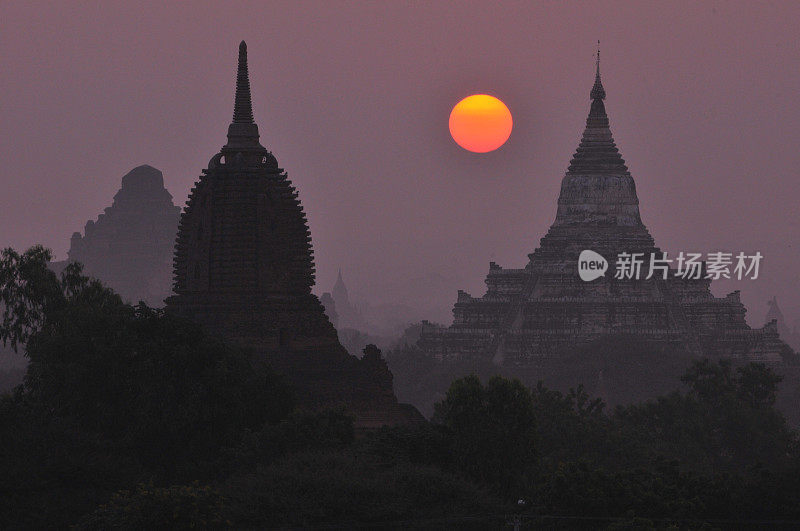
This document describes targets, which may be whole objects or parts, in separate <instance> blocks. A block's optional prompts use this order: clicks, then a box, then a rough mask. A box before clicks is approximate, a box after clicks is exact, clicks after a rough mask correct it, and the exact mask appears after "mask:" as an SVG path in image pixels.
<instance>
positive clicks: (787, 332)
mask: <svg viewBox="0 0 800 531" xmlns="http://www.w3.org/2000/svg"><path fill="white" fill-rule="evenodd" d="M767 306H768V307H769V310H768V311H767V316H766V319H765V320H764V322H765V323H767V324H769V323H770V322H772V321H775V325H776V326H777V327H778V334H780V336H781V339H782V340H784V341H785V342H786V343H788V344H789V346H791V347H792V348H793V349H797V348H799V347H800V338H799V337H798V334H797V330H792V329H791V328H789V325H788V324H787V323H786V319H785V318H784V316H783V312H782V311H781V308H780V306H778V298H777V297H772V299H771V300H769V301H767Z"/></svg>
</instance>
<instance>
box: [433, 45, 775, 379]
mask: <svg viewBox="0 0 800 531" xmlns="http://www.w3.org/2000/svg"><path fill="white" fill-rule="evenodd" d="M605 97H606V92H605V89H604V88H603V85H602V83H601V80H600V61H599V52H598V60H597V72H596V76H595V82H594V86H593V87H592V90H591V92H590V99H591V108H590V111H589V116H588V118H587V120H586V128H585V130H584V133H583V137H582V139H581V142H580V145H579V146H578V148H577V150H576V152H575V155H574V156H573V158H572V160H571V162H570V164H569V167H568V169H567V172H566V175H565V176H564V178H563V180H562V183H561V194H560V196H559V199H558V209H557V213H556V218H555V221H554V222H553V224H552V225H551V227H550V230H549V231H548V232H547V234H546V235H545V236H544V237H543V238H542V239H541V242H540V245H539V248H538V249H536V250H535V251H534V252H533V253H532V254H530V255H528V256H529V262H528V265H527V266H526V267H525V268H523V269H504V268H503V267H500V266H499V265H497V264H495V263H491V264H490V266H489V274H488V276H487V277H486V285H487V291H486V293H485V294H484V295H483V296H481V297H473V296H472V295H470V294H469V293H466V292H464V291H459V292H458V299H457V301H456V303H455V307H454V309H453V314H454V321H453V324H452V325H451V326H450V327H447V328H444V327H425V328H424V330H423V333H422V335H421V337H420V341H419V344H418V346H419V347H420V348H422V349H423V350H425V351H426V352H428V353H429V354H430V355H431V356H433V357H435V358H438V359H441V360H448V359H470V358H471V359H483V360H492V361H493V362H494V364H495V365H498V366H513V367H524V366H531V365H535V364H537V363H540V362H546V360H551V359H557V358H559V357H563V356H566V355H571V354H574V353H575V352H580V351H581V349H585V348H586V347H587V345H591V344H592V343H593V342H596V341H598V340H602V339H603V338H608V337H609V336H626V337H634V338H638V339H641V340H645V341H647V342H649V344H651V345H661V346H662V347H665V348H667V349H671V350H672V351H681V352H684V353H688V354H689V355H693V356H701V355H702V356H710V357H727V358H732V359H735V360H753V361H762V362H768V363H780V362H781V361H782V354H781V353H782V352H785V349H786V348H788V347H787V346H786V345H785V343H783V342H782V341H781V339H780V338H779V334H778V329H777V326H776V323H775V322H774V321H771V322H769V323H767V324H766V325H765V326H764V327H763V328H758V329H751V328H750V327H749V326H748V325H747V323H746V322H745V311H746V310H745V307H744V306H743V304H742V303H741V301H740V299H739V292H738V291H734V292H733V293H730V294H729V295H727V296H726V297H724V298H716V297H714V296H713V295H712V294H711V292H710V290H709V286H710V283H711V280H710V279H708V278H705V277H706V274H705V273H706V264H705V263H703V262H701V263H700V264H701V267H702V272H703V274H702V276H701V278H697V279H691V278H684V277H681V276H677V275H676V270H675V269H673V268H672V266H670V269H669V271H668V273H667V277H666V278H663V277H662V275H661V273H658V274H656V275H655V276H653V277H652V278H651V279H649V280H646V279H644V276H643V277H642V278H641V279H638V280H637V279H635V278H620V279H617V278H615V276H616V275H615V274H614V273H615V270H616V268H617V265H618V264H617V257H618V256H619V255H620V253H631V254H632V253H642V254H643V256H645V257H649V256H650V255H651V253H657V254H656V256H659V257H660V256H661V251H660V249H658V248H657V247H656V246H655V243H654V241H653V238H652V237H651V236H650V233H649V232H648V230H647V228H646V227H645V225H644V224H643V223H642V220H641V218H640V215H639V199H638V197H637V195H636V186H635V183H634V180H633V177H632V176H631V174H630V172H629V171H628V168H627V167H626V165H625V161H624V160H623V158H622V156H621V155H620V153H619V150H618V149H617V147H616V144H615V143H614V139H613V137H612V135H611V129H610V127H609V120H608V116H607V115H606V110H605V105H604V100H605ZM584 250H591V251H594V252H596V253H599V254H600V255H602V257H604V258H605V259H607V261H608V271H607V272H606V274H605V275H604V276H602V277H600V278H598V279H596V280H592V281H584V280H581V278H580V277H579V272H578V257H579V255H580V254H581V252H582V251H584ZM592 377H593V378H596V375H595V376H592Z"/></svg>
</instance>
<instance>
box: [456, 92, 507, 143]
mask: <svg viewBox="0 0 800 531" xmlns="http://www.w3.org/2000/svg"><path fill="white" fill-rule="evenodd" d="M512 125H513V121H512V119H511V111H509V110H508V107H506V104H505V103H503V102H502V101H500V100H498V99H497V98H495V97H494V96H488V95H486V94H475V95H474V96H468V97H466V98H464V99H463V100H461V101H459V102H458V103H457V104H456V106H455V107H453V110H452V111H451V112H450V134H451V135H453V140H455V141H456V144H458V145H459V146H461V147H462V148H464V149H466V150H468V151H472V152H474V153H486V152H489V151H494V150H495V149H497V148H499V147H500V146H502V145H503V144H505V143H506V140H508V137H509V136H510V135H511V127H512Z"/></svg>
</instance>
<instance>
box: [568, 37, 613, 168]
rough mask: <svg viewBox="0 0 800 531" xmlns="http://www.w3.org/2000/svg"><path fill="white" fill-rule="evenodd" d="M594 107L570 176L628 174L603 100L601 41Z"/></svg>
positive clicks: (571, 165) (594, 91)
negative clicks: (612, 134) (613, 135)
mask: <svg viewBox="0 0 800 531" xmlns="http://www.w3.org/2000/svg"><path fill="white" fill-rule="evenodd" d="M590 96H591V98H592V104H591V107H590V109H589V116H588V117H587V118H586V129H585V130H584V131H583V137H582V138H581V143H580V145H579V146H578V149H577V150H576V151H575V155H574V156H573V157H572V161H570V165H569V170H568V173H570V174H584V175H591V174H613V175H624V174H627V173H628V168H627V167H626V166H625V161H624V160H623V159H622V156H621V155H620V153H619V149H617V146H616V144H615V143H614V138H613V137H612V136H611V127H610V125H609V122H608V115H607V114H606V106H605V104H604V103H603V100H604V99H605V97H606V91H605V89H604V88H603V84H602V83H601V81H600V41H597V57H596V63H595V78H594V86H593V87H592V91H591V93H590Z"/></svg>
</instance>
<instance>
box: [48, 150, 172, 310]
mask: <svg viewBox="0 0 800 531" xmlns="http://www.w3.org/2000/svg"><path fill="white" fill-rule="evenodd" d="M180 211H181V209H180V207H178V206H175V205H174V204H173V202H172V195H171V194H170V193H169V192H168V191H167V189H166V188H164V177H163V175H162V174H161V172H160V171H159V170H157V169H156V168H153V167H152V166H148V165H146V164H145V165H142V166H138V167H136V168H134V169H132V170H131V171H130V172H128V173H127V174H125V176H124V177H123V178H122V186H121V188H120V190H119V191H118V192H117V193H116V195H114V201H113V203H112V204H111V206H109V207H107V208H105V209H104V211H103V213H102V214H100V215H99V216H98V217H97V219H96V220H89V221H87V222H86V225H85V227H84V230H83V234H81V233H80V232H75V233H73V234H72V238H71V239H70V245H69V251H68V252H67V260H65V261H61V262H53V263H52V268H53V269H55V270H56V271H60V270H61V269H63V267H64V266H65V265H66V264H67V263H68V262H80V263H82V264H83V266H84V272H85V273H86V274H87V275H90V276H92V277H96V278H98V279H100V280H102V281H103V283H104V284H106V285H107V286H109V287H111V288H113V289H114V291H116V292H117V293H119V294H120V295H121V296H122V298H123V299H125V300H127V301H128V302H131V303H133V304H136V303H138V302H139V301H144V302H146V303H148V304H150V305H151V306H161V304H162V302H163V301H164V298H165V297H167V296H168V295H169V294H170V292H171V291H172V289H171V287H172V281H171V277H172V274H171V272H172V264H171V263H172V260H171V256H172V249H173V247H174V245H175V231H176V230H177V227H178V218H179V217H180Z"/></svg>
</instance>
